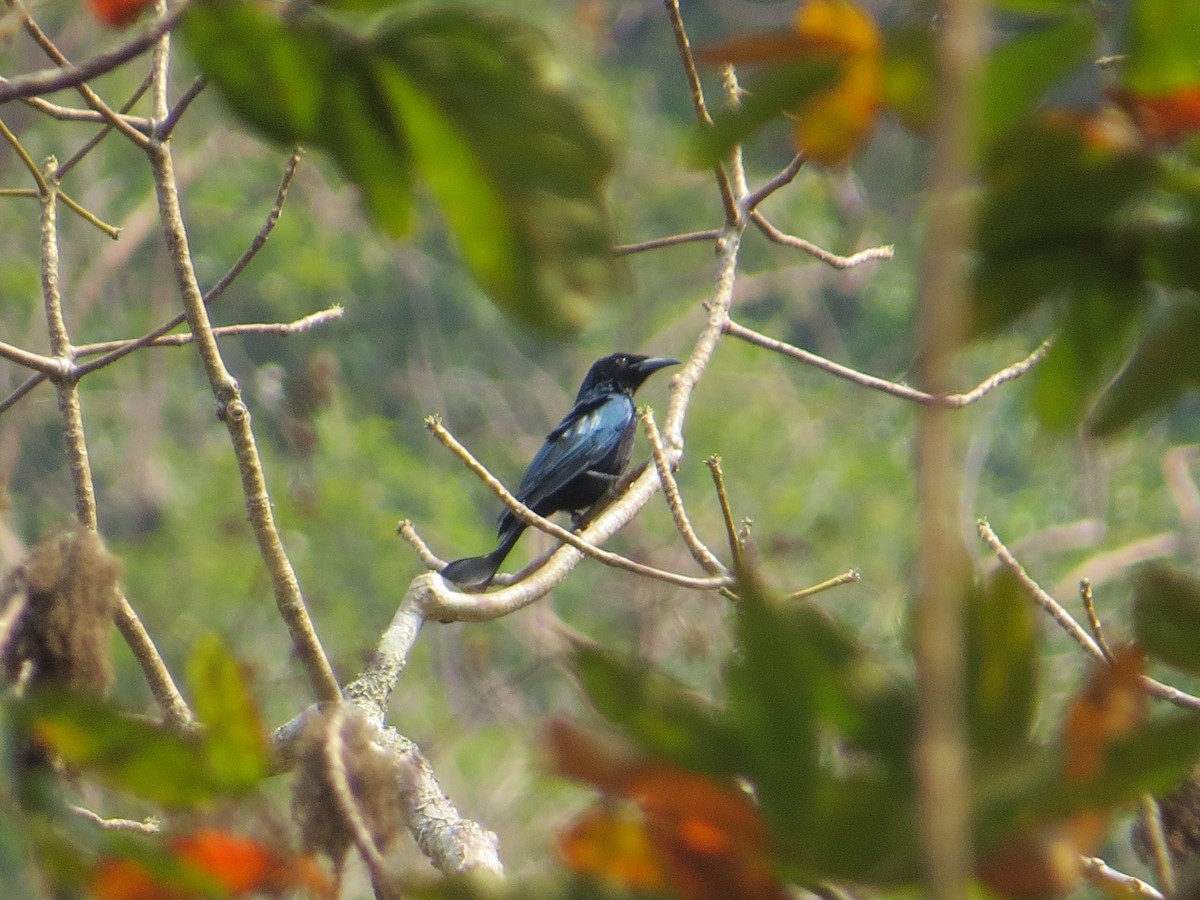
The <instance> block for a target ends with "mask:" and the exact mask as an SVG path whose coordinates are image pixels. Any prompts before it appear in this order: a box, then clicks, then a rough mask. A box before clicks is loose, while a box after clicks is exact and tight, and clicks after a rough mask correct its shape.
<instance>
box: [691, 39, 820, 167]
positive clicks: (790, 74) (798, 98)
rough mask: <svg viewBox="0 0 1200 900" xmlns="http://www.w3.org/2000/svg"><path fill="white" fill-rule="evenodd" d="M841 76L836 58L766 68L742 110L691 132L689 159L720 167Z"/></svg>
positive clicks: (719, 116)
mask: <svg viewBox="0 0 1200 900" xmlns="http://www.w3.org/2000/svg"><path fill="white" fill-rule="evenodd" d="M840 74H841V65H840V62H839V60H838V59H837V58H835V57H831V58H830V59H826V60H822V59H812V60H807V61H805V62H802V63H794V64H788V65H772V66H767V67H764V68H763V69H762V71H761V72H760V73H759V74H758V76H757V77H756V78H755V79H754V80H752V81H751V82H750V84H749V87H748V88H747V93H746V96H745V97H744V98H743V100H742V105H741V106H740V107H738V108H737V109H735V110H723V111H722V112H719V113H717V114H716V115H715V116H714V117H713V124H712V126H711V127H697V128H696V129H695V130H694V131H693V132H692V137H691V140H690V141H689V156H690V157H691V158H692V160H693V161H694V162H695V164H696V165H700V166H714V165H717V164H718V163H719V162H721V161H722V160H723V159H725V157H726V156H728V155H729V152H730V151H731V150H732V149H733V148H734V147H735V146H737V145H738V144H740V143H742V142H743V141H744V140H746V138H748V137H750V136H752V135H754V134H756V133H757V132H758V131H759V130H760V129H761V128H762V127H763V126H764V125H766V124H767V123H768V122H770V121H772V120H774V119H776V118H779V117H780V116H782V115H783V114H784V113H787V112H789V111H791V110H794V109H796V107H798V106H800V105H801V104H802V103H804V101H805V100H807V99H808V98H809V97H812V96H813V95H814V94H816V93H818V92H820V91H823V90H825V89H827V88H829V87H832V86H833V85H834V84H835V83H836V82H837V80H838V77H839V76H840Z"/></svg>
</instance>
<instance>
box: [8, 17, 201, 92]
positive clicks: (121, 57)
mask: <svg viewBox="0 0 1200 900" xmlns="http://www.w3.org/2000/svg"><path fill="white" fill-rule="evenodd" d="M186 9H187V0H183V2H181V3H180V4H179V5H178V6H176V7H175V8H174V9H172V10H169V11H168V12H167V14H166V15H165V16H163V17H162V18H160V19H156V20H155V21H154V22H152V23H151V24H150V26H149V28H147V30H146V31H144V32H142V33H141V34H140V35H138V36H137V37H135V38H133V39H131V40H129V41H128V42H126V43H124V44H122V45H121V46H119V47H117V48H115V49H113V50H110V51H109V52H107V53H101V54H99V55H98V56H93V57H92V58H91V59H89V60H87V61H86V62H82V63H80V64H79V65H76V66H71V67H70V68H67V69H48V70H44V71H41V72H32V73H30V74H28V75H23V76H21V77H20V78H13V79H11V80H10V81H5V82H3V83H2V84H0V106H2V105H3V104H5V103H7V102H9V101H10V100H23V99H24V98H26V97H37V96H40V95H42V94H53V93H55V92H56V91H61V90H65V89H67V88H73V87H75V86H76V85H77V84H82V83H83V82H85V81H90V80H91V79H93V78H95V77H97V76H99V75H103V74H104V73H105V72H111V71H112V70H113V69H115V68H117V67H118V66H121V65H124V64H125V63H127V62H129V60H131V59H134V58H135V57H138V56H141V55H142V54H143V53H145V52H146V51H147V50H149V49H150V48H151V47H153V46H154V45H155V44H156V43H157V42H158V40H159V38H161V37H162V36H163V35H164V34H166V33H167V32H168V31H170V30H171V29H172V28H174V27H175V23H176V22H178V21H179V18H180V16H182V15H183V13H184V11H185V10H186Z"/></svg>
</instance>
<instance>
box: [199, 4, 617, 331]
mask: <svg viewBox="0 0 1200 900" xmlns="http://www.w3.org/2000/svg"><path fill="white" fill-rule="evenodd" d="M343 2H344V3H346V4H348V5H344V6H343V5H341V4H342V3H343ZM363 2H364V3H365V5H360V2H359V0H339V3H338V4H336V6H337V8H338V9H350V8H351V7H353V9H355V10H360V11H361V10H368V9H371V8H373V2H372V0H363ZM406 7H407V4H399V5H395V7H394V9H393V8H392V7H388V8H389V9H392V12H390V13H389V14H387V15H385V16H383V17H382V19H375V20H372V19H370V18H368V19H364V18H363V17H355V16H341V17H340V18H339V17H338V16H337V15H334V14H331V13H330V12H329V11H328V10H324V9H320V8H313V9H310V10H308V11H306V12H298V13H296V14H295V15H293V16H291V17H288V18H286V19H284V18H280V17H278V16H275V15H272V14H271V13H269V12H267V11H265V10H264V9H262V8H261V7H259V6H257V5H255V4H252V3H250V2H247V0H197V2H196V3H195V4H193V5H192V6H191V7H190V8H189V12H188V14H187V17H186V18H185V21H184V24H183V27H182V34H183V36H184V39H185V41H186V42H187V44H188V46H189V47H190V48H191V50H192V53H193V55H194V56H195V58H196V61H197V63H198V64H199V65H200V67H201V69H202V70H203V71H204V72H205V73H206V74H207V75H208V76H209V78H210V79H211V80H212V82H213V84H214V85H215V86H216V87H217V88H218V89H219V90H220V91H221V93H222V95H223V96H224V97H225V99H226V100H227V101H228V103H229V104H230V106H231V107H232V109H233V111H234V112H235V113H236V114H238V115H239V116H241V117H242V118H243V119H244V120H245V121H246V122H248V123H249V124H250V125H251V126H253V127H255V128H257V129H258V130H259V131H260V132H262V133H263V134H264V135H266V136H267V137H269V138H271V139H273V140H276V141H280V142H283V143H287V144H293V143H305V144H308V145H311V146H315V147H320V148H322V149H324V150H326V151H327V152H328V153H329V155H330V156H331V157H332V158H333V160H334V161H335V162H336V163H337V164H338V166H339V167H340V168H341V170H342V172H343V173H344V174H345V175H346V177H347V178H348V179H350V180H351V181H352V182H354V183H355V184H356V185H357V186H358V187H359V189H360V190H361V191H362V195H363V200H364V203H365V205H366V207H367V210H368V212H369V213H370V214H371V216H372V218H373V219H374V220H375V222H376V223H377V224H378V225H379V226H380V227H381V228H382V229H384V230H385V231H387V232H388V233H389V234H392V235H401V234H403V233H405V231H406V230H407V229H408V228H409V227H410V225H411V220H412V212H411V209H410V205H411V193H412V183H413V181H414V179H415V178H416V177H418V176H420V177H421V178H423V179H424V180H425V181H426V182H427V183H428V184H429V186H430V188H431V190H432V194H433V196H434V199H435V200H436V201H437V203H438V205H439V206H440V207H441V211H442V213H443V215H444V216H445V219H446V222H447V224H448V226H449V230H450V232H451V235H452V237H453V239H454V241H455V242H456V244H457V245H458V248H459V250H460V252H461V253H462V255H463V257H464V259H465V261H466V263H467V266H468V268H469V269H470V271H471V272H472V274H473V275H474V276H475V278H476V279H477V280H478V281H479V282H480V284H481V285H482V286H483V287H484V289H485V290H486V291H487V292H488V293H489V295H490V296H491V297H492V299H493V300H494V301H495V302H496V303H497V304H498V305H500V306H501V307H502V308H504V309H505V310H506V311H507V312H509V313H510V314H511V315H513V316H514V317H516V318H517V319H519V320H521V321H522V322H524V323H525V324H526V325H529V326H531V327H533V328H536V329H538V330H541V331H545V332H550V333H559V334H565V333H569V332H572V331H575V330H577V329H578V328H579V327H580V326H581V324H582V322H583V319H584V317H585V315H586V313H587V311H588V309H589V306H590V304H591V303H592V302H593V301H594V300H595V299H596V297H597V296H598V295H599V294H600V293H601V292H602V291H603V290H604V289H606V288H607V287H608V286H609V285H610V284H611V282H612V280H613V276H614V274H615V272H616V262H615V257H614V256H613V254H612V228H611V224H610V221H609V217H608V211H607V208H606V206H605V189H606V182H607V180H608V176H609V174H610V173H611V171H612V167H613V152H612V148H611V146H610V142H609V140H608V139H607V137H606V136H605V135H604V134H603V133H602V131H601V130H600V128H599V127H598V126H597V124H596V123H595V121H593V119H592V117H591V116H589V115H588V114H586V113H585V111H584V110H583V108H582V106H581V105H580V104H579V103H578V102H577V100H576V99H575V98H574V97H573V96H572V95H570V94H569V93H567V92H566V91H565V90H562V89H561V88H559V87H558V86H557V85H556V84H555V83H554V82H553V80H552V78H551V77H550V72H551V68H552V67H551V64H550V61H549V59H548V54H547V52H546V45H545V42H544V40H542V38H541V36H540V35H539V34H538V33H537V32H535V31H534V30H533V29H532V28H530V27H528V26H526V25H524V24H523V23H521V22H520V21H518V20H515V19H509V18H504V17H501V16H495V15H491V14H488V13H485V12H482V11H479V10H472V9H468V8H463V9H435V10H429V9H420V10H418V11H417V12H415V13H410V12H409V11H408V9H407V8H406Z"/></svg>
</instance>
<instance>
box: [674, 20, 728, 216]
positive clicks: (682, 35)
mask: <svg viewBox="0 0 1200 900" xmlns="http://www.w3.org/2000/svg"><path fill="white" fill-rule="evenodd" d="M664 2H665V4H666V7H667V18H668V20H670V22H671V31H672V33H674V35H675V46H676V47H677V48H678V50H679V58H680V61H681V62H682V63H683V73H684V75H685V76H686V78H687V84H688V91H689V93H690V94H691V96H692V108H693V109H694V110H695V111H696V121H698V122H699V123H700V127H702V128H711V127H712V124H713V120H712V116H710V115H709V114H708V106H707V104H706V103H705V101H704V88H703V87H702V86H701V84H700V73H699V72H698V71H697V70H696V57H695V56H694V55H693V54H692V44H691V41H689V40H688V36H687V29H686V28H684V26H683V15H682V14H681V13H680V12H679V0H664ZM713 175H714V176H715V177H716V179H717V187H718V189H719V190H720V191H721V205H722V206H723V207H724V209H725V224H726V225H734V224H736V223H737V222H738V221H739V220H738V208H737V202H736V201H735V199H734V195H733V188H732V186H731V185H730V184H729V177H728V176H727V175H726V174H725V170H724V169H722V168H721V166H719V165H716V166H713Z"/></svg>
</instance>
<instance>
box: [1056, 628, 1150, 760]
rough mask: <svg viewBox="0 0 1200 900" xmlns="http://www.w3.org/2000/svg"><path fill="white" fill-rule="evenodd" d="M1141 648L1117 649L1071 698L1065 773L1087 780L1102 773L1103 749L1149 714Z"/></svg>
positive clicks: (1066, 726) (1065, 738) (1066, 723)
mask: <svg viewBox="0 0 1200 900" xmlns="http://www.w3.org/2000/svg"><path fill="white" fill-rule="evenodd" d="M1143 668H1144V662H1143V659H1142V652H1141V650H1139V649H1138V648H1137V646H1136V645H1135V644H1130V645H1127V646H1125V647H1122V648H1121V649H1120V650H1118V651H1117V653H1116V657H1115V658H1114V659H1113V661H1112V664H1111V665H1107V666H1103V667H1101V668H1099V669H1098V670H1097V671H1096V672H1095V674H1093V675H1092V677H1091V678H1090V679H1088V683H1087V684H1086V685H1084V687H1083V689H1082V690H1081V691H1080V692H1079V693H1078V694H1077V695H1076V696H1075V699H1073V700H1072V701H1071V705H1070V706H1069V707H1068V708H1067V713H1066V718H1065V721H1064V723H1063V745H1064V747H1065V749H1066V754H1067V759H1066V765H1065V769H1064V775H1065V777H1066V778H1067V779H1068V780H1070V781H1084V780H1086V779H1089V778H1092V777H1094V776H1095V775H1097V774H1099V771H1100V765H1101V762H1102V760H1103V755H1104V751H1105V750H1107V749H1108V746H1109V745H1110V744H1111V743H1112V742H1113V741H1115V740H1118V739H1119V738H1123V737H1128V736H1129V735H1130V734H1132V733H1133V732H1134V731H1135V730H1136V729H1137V727H1138V726H1139V725H1140V724H1141V723H1142V722H1143V721H1144V720H1145V718H1146V693H1145V691H1144V690H1143V689H1142V680H1141V678H1142V670H1143Z"/></svg>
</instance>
